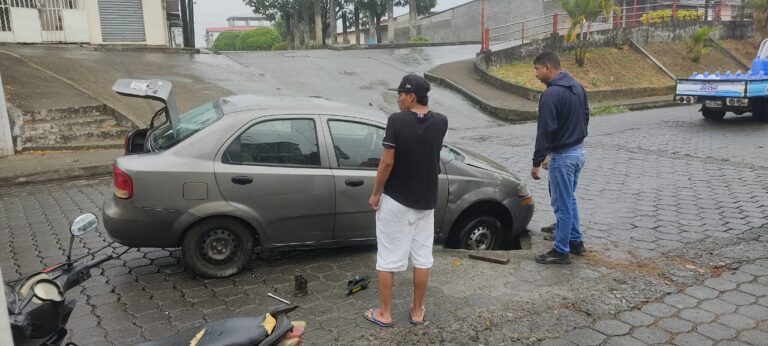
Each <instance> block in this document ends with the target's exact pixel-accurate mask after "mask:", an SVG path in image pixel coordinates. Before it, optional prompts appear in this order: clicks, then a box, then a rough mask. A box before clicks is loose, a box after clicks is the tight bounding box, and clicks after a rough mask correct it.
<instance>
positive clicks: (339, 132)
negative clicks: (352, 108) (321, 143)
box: [328, 120, 384, 169]
mask: <svg viewBox="0 0 768 346" xmlns="http://www.w3.org/2000/svg"><path fill="white" fill-rule="evenodd" d="M328 127H329V128H330V129H331V139H332V140H333V149H334V150H333V151H334V152H335V153H336V161H337V162H338V163H339V167H343V168H352V167H354V168H370V169H376V167H378V166H379V160H380V158H381V151H382V147H381V141H382V140H383V139H384V129H383V128H381V127H378V126H373V125H368V124H363V123H357V122H351V121H339V120H330V121H328Z"/></svg>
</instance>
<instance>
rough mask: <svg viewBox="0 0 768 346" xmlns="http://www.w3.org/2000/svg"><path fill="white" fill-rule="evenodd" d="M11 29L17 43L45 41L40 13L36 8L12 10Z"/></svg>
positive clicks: (15, 8)
mask: <svg viewBox="0 0 768 346" xmlns="http://www.w3.org/2000/svg"><path fill="white" fill-rule="evenodd" d="M11 29H12V30H13V38H14V40H15V41H16V42H24V43H38V42H42V41H43V30H42V27H41V26H40V13H38V11H37V9H36V8H19V7H12V8H11Z"/></svg>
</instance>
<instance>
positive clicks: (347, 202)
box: [103, 95, 534, 277]
mask: <svg viewBox="0 0 768 346" xmlns="http://www.w3.org/2000/svg"><path fill="white" fill-rule="evenodd" d="M168 120H169V121H166V122H165V123H163V124H162V125H159V126H156V127H154V128H146V129H140V130H136V131H134V132H133V133H131V134H130V135H129V136H128V138H126V155H125V156H122V157H120V158H118V159H117V160H116V163H115V166H114V172H113V182H114V195H113V197H112V198H111V199H108V200H107V201H106V202H105V204H104V212H103V213H104V215H103V216H104V225H105V228H106V230H107V232H108V233H109V236H110V237H112V238H113V239H114V240H115V241H117V242H119V243H121V244H124V245H126V246H130V247H178V246H181V247H182V253H183V257H184V261H185V262H186V263H187V265H188V266H189V268H191V269H192V270H193V271H194V272H196V273H198V274H200V275H202V276H206V277H225V276H229V275H232V274H235V273H237V272H238V271H239V270H241V269H242V268H243V267H244V266H245V265H246V263H247V262H248V259H249V257H250V256H251V254H252V252H253V251H254V250H256V251H268V250H278V249H300V248H316V247H327V246H342V245H357V244H372V243H375V241H376V237H375V212H374V211H373V210H371V208H370V206H369V205H368V197H370V194H371V191H372V189H373V185H374V179H375V177H376V168H377V166H378V162H379V157H380V156H381V152H382V147H381V142H382V139H383V137H384V128H385V126H386V115H384V114H381V113H379V112H377V111H375V110H373V109H369V108H359V107H355V106H351V105H346V104H340V103H335V102H330V101H327V100H324V99H321V98H314V97H262V96H249V95H243V96H233V97H226V98H222V99H219V100H217V101H214V102H208V103H205V104H203V105H200V106H199V107H197V108H194V109H192V110H190V111H188V112H186V113H184V114H180V115H179V116H178V117H177V118H176V119H175V121H170V117H169V119H168ZM172 124H173V125H172ZM440 169H441V173H440V178H439V193H438V195H439V197H438V206H437V208H436V210H435V238H436V240H439V241H444V242H445V244H446V246H448V247H453V248H464V249H476V250H486V249H498V248H500V247H502V246H503V245H504V244H505V243H506V242H508V241H510V240H511V238H512V237H515V236H517V235H519V234H520V233H521V232H522V231H524V230H525V229H526V226H527V225H528V223H529V222H530V220H531V217H532V215H533V210H534V202H533V199H532V197H531V195H530V194H529V192H528V189H527V187H526V184H525V183H524V182H522V181H521V179H520V178H519V177H518V176H517V175H515V174H514V173H513V172H510V171H509V170H508V169H507V168H505V167H504V166H503V165H500V164H498V163H496V162H494V161H491V160H489V159H486V158H484V157H482V156H480V155H478V154H474V153H471V152H469V151H466V150H463V149H460V148H457V147H454V146H450V145H445V147H444V149H443V152H442V154H441V167H440Z"/></svg>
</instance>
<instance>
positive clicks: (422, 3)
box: [395, 0, 437, 39]
mask: <svg viewBox="0 0 768 346" xmlns="http://www.w3.org/2000/svg"><path fill="white" fill-rule="evenodd" d="M414 5H415V6H414ZM436 5H437V0H398V1H397V2H396V3H395V6H398V7H400V6H402V7H406V6H407V7H408V32H409V35H408V38H409V39H413V38H414V37H416V36H418V35H419V32H418V29H417V28H416V20H417V19H418V18H419V16H423V15H427V14H429V11H431V10H432V9H433V8H435V6H436Z"/></svg>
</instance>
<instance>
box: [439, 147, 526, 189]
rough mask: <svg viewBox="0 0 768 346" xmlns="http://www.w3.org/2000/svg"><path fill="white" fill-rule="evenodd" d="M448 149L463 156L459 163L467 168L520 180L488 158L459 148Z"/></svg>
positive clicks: (507, 169)
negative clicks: (470, 167) (467, 166)
mask: <svg viewBox="0 0 768 346" xmlns="http://www.w3.org/2000/svg"><path fill="white" fill-rule="evenodd" d="M449 147H450V148H451V149H453V150H455V151H457V152H459V153H460V154H461V155H462V156H464V159H463V160H461V161H462V162H464V164H466V165H469V166H472V167H475V168H480V169H484V170H486V171H491V172H494V173H499V174H503V175H508V176H512V177H514V178H515V180H518V181H519V180H520V178H519V177H518V176H517V174H515V173H512V171H510V170H509V168H507V167H505V166H504V165H502V164H500V163H498V162H496V161H493V160H491V159H489V158H487V157H485V156H483V155H480V154H478V153H476V152H473V151H470V150H467V149H463V148H459V147H457V146H455V145H449Z"/></svg>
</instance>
